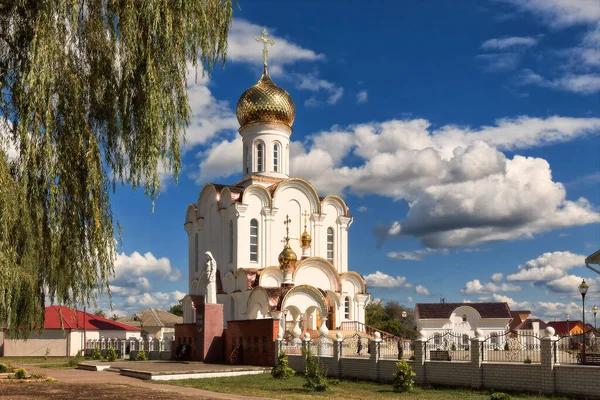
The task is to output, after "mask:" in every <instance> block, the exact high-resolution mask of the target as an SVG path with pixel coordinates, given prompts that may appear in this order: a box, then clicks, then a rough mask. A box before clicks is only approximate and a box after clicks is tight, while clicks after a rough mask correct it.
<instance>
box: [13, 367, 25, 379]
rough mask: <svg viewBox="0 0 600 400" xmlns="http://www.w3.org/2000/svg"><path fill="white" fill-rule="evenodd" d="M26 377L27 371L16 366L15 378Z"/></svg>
mask: <svg viewBox="0 0 600 400" xmlns="http://www.w3.org/2000/svg"><path fill="white" fill-rule="evenodd" d="M26 377H27V371H25V370H24V369H23V368H18V369H16V370H15V379H25V378H26Z"/></svg>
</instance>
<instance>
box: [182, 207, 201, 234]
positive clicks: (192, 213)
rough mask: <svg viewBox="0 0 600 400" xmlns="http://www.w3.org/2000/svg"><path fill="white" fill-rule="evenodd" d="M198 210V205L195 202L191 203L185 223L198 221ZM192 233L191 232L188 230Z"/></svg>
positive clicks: (186, 213) (186, 212)
mask: <svg viewBox="0 0 600 400" xmlns="http://www.w3.org/2000/svg"><path fill="white" fill-rule="evenodd" d="M197 212H198V207H197V206H196V205H195V204H190V205H189V206H188V208H187V210H186V211H185V223H186V224H188V223H192V224H195V223H196V215H197V214H196V213H197ZM188 233H191V232H188Z"/></svg>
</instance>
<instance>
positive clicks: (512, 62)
mask: <svg viewBox="0 0 600 400" xmlns="http://www.w3.org/2000/svg"><path fill="white" fill-rule="evenodd" d="M521 57H522V55H521V54H520V53H494V54H478V55H477V56H475V59H476V60H477V61H479V62H481V63H483V65H484V69H485V70H486V71H488V72H498V71H512V70H515V69H516V68H517V67H518V66H519V63H520V62H521Z"/></svg>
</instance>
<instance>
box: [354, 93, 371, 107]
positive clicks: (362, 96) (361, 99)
mask: <svg viewBox="0 0 600 400" xmlns="http://www.w3.org/2000/svg"><path fill="white" fill-rule="evenodd" d="M368 98H369V94H368V93H367V91H366V90H361V91H360V92H358V94H357V95H356V102H357V103H358V104H363V103H366V102H367V100H368Z"/></svg>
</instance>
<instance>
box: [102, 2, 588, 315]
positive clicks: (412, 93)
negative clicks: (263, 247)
mask: <svg viewBox="0 0 600 400" xmlns="http://www.w3.org/2000/svg"><path fill="white" fill-rule="evenodd" d="M364 4H365V3H364V2H359V1H345V2H341V1H316V0H315V1H285V2H273V1H267V0H264V1H260V0H253V1H244V0H240V7H241V10H236V12H235V16H234V24H233V26H232V28H231V32H230V41H229V56H228V61H227V64H226V65H225V68H224V69H220V68H218V69H217V70H215V71H214V72H213V74H212V75H211V76H210V77H207V78H204V79H200V80H199V81H198V82H193V81H190V86H189V95H190V103H191V106H192V109H193V111H194V119H193V121H192V125H191V126H190V128H189V129H188V132H187V145H186V147H185V149H184V153H183V158H182V163H183V170H182V173H181V175H180V176H179V183H178V184H175V182H174V180H173V179H172V178H170V177H169V174H168V173H165V174H164V179H163V193H162V194H161V196H160V197H159V199H158V201H157V203H156V207H155V212H154V213H152V212H151V211H152V207H151V203H150V200H149V199H147V198H146V197H144V195H143V193H141V192H137V193H133V192H132V191H131V189H130V188H129V187H121V188H119V189H118V191H117V194H116V195H114V196H113V198H112V204H113V211H114V214H115V217H116V218H117V219H118V220H119V221H120V223H121V224H122V226H123V228H124V232H123V239H124V246H123V248H122V249H121V251H120V255H119V257H118V260H117V265H116V272H117V276H116V278H115V281H114V282H113V301H114V308H115V311H116V312H117V313H119V314H126V313H129V312H131V311H135V310H137V309H140V308H143V307H145V306H158V307H165V308H168V306H169V305H171V304H175V302H176V300H177V298H178V297H179V296H182V295H183V294H184V293H186V292H187V282H186V279H185V274H186V271H187V237H186V233H185V231H184V229H183V221H184V215H185V210H186V207H187V205H188V204H189V203H192V202H195V201H196V199H197V196H198V193H199V191H200V189H201V187H202V185H203V184H204V183H206V182H209V181H210V182H219V183H234V182H236V181H237V180H238V179H239V178H240V176H241V155H242V154H241V144H240V142H239V135H238V134H237V128H238V124H237V120H236V118H235V104H236V102H237V99H238V97H239V96H240V94H241V93H242V92H243V91H244V90H245V89H246V88H247V87H249V86H251V85H253V84H254V83H255V82H256V80H257V79H258V77H259V76H260V73H261V46H260V45H258V44H257V43H256V42H254V40H253V37H254V36H256V35H259V34H260V32H261V30H262V28H267V29H268V30H269V33H270V35H271V36H272V37H273V38H274V39H275V41H276V44H275V46H274V47H273V48H271V49H270V53H269V54H270V61H269V68H270V72H271V75H272V77H273V79H274V81H275V82H276V83H277V84H278V85H279V86H281V87H283V88H285V89H286V90H288V91H289V92H290V94H291V95H292V97H293V99H294V101H295V103H296V108H297V114H296V120H295V123H294V133H293V136H292V141H293V144H292V147H291V152H292V153H291V157H292V164H291V174H292V175H294V176H301V177H303V178H306V179H308V180H310V181H311V182H313V184H314V185H315V186H316V187H317V189H318V190H319V192H320V194H322V195H324V194H328V193H336V194H341V195H342V196H343V197H344V198H345V199H346V201H347V203H348V205H349V206H350V210H351V213H352V214H353V215H354V223H353V225H352V227H351V229H350V232H349V237H350V239H349V241H350V250H349V259H350V263H349V265H350V269H351V270H355V271H358V272H359V273H361V274H362V275H363V276H365V277H366V279H367V282H368V284H369V291H370V292H371V293H372V296H373V297H374V298H381V299H386V300H397V301H399V302H400V303H402V304H406V305H413V304H414V303H416V302H437V301H439V298H440V297H444V298H445V299H446V301H451V302H460V301H507V302H508V303H509V305H510V306H511V308H513V309H517V308H519V309H521V308H524V309H530V310H531V311H532V312H533V314H534V315H537V316H540V317H542V318H546V319H553V318H559V319H563V318H564V316H565V314H566V313H567V312H570V313H571V315H572V317H571V318H572V319H575V318H580V317H581V302H580V300H581V298H580V295H579V293H578V292H577V285H578V284H579V282H580V281H581V278H586V280H588V281H589V283H590V285H591V289H590V293H589V294H588V297H587V300H588V301H587V302H586V305H587V304H589V305H590V307H591V305H592V304H593V303H598V304H599V305H600V290H599V288H600V277H599V276H598V275H595V274H594V273H593V272H591V271H589V270H588V269H586V268H585V267H584V265H583V259H584V258H585V256H587V255H589V254H591V253H593V252H594V251H596V250H598V249H600V224H599V222H600V209H599V205H600V3H598V1H597V0H490V1H470V2H467V1H462V2H450V1H441V0H440V1H433V0H432V1H426V2H424V1H419V2H418V1H405V2H398V1H381V2H376V3H373V4H375V5H371V6H370V7H365V5H364ZM100 304H101V305H102V306H104V307H106V302H105V301H102V302H101V303H100ZM587 317H588V318H591V313H590V314H588V315H587Z"/></svg>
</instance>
